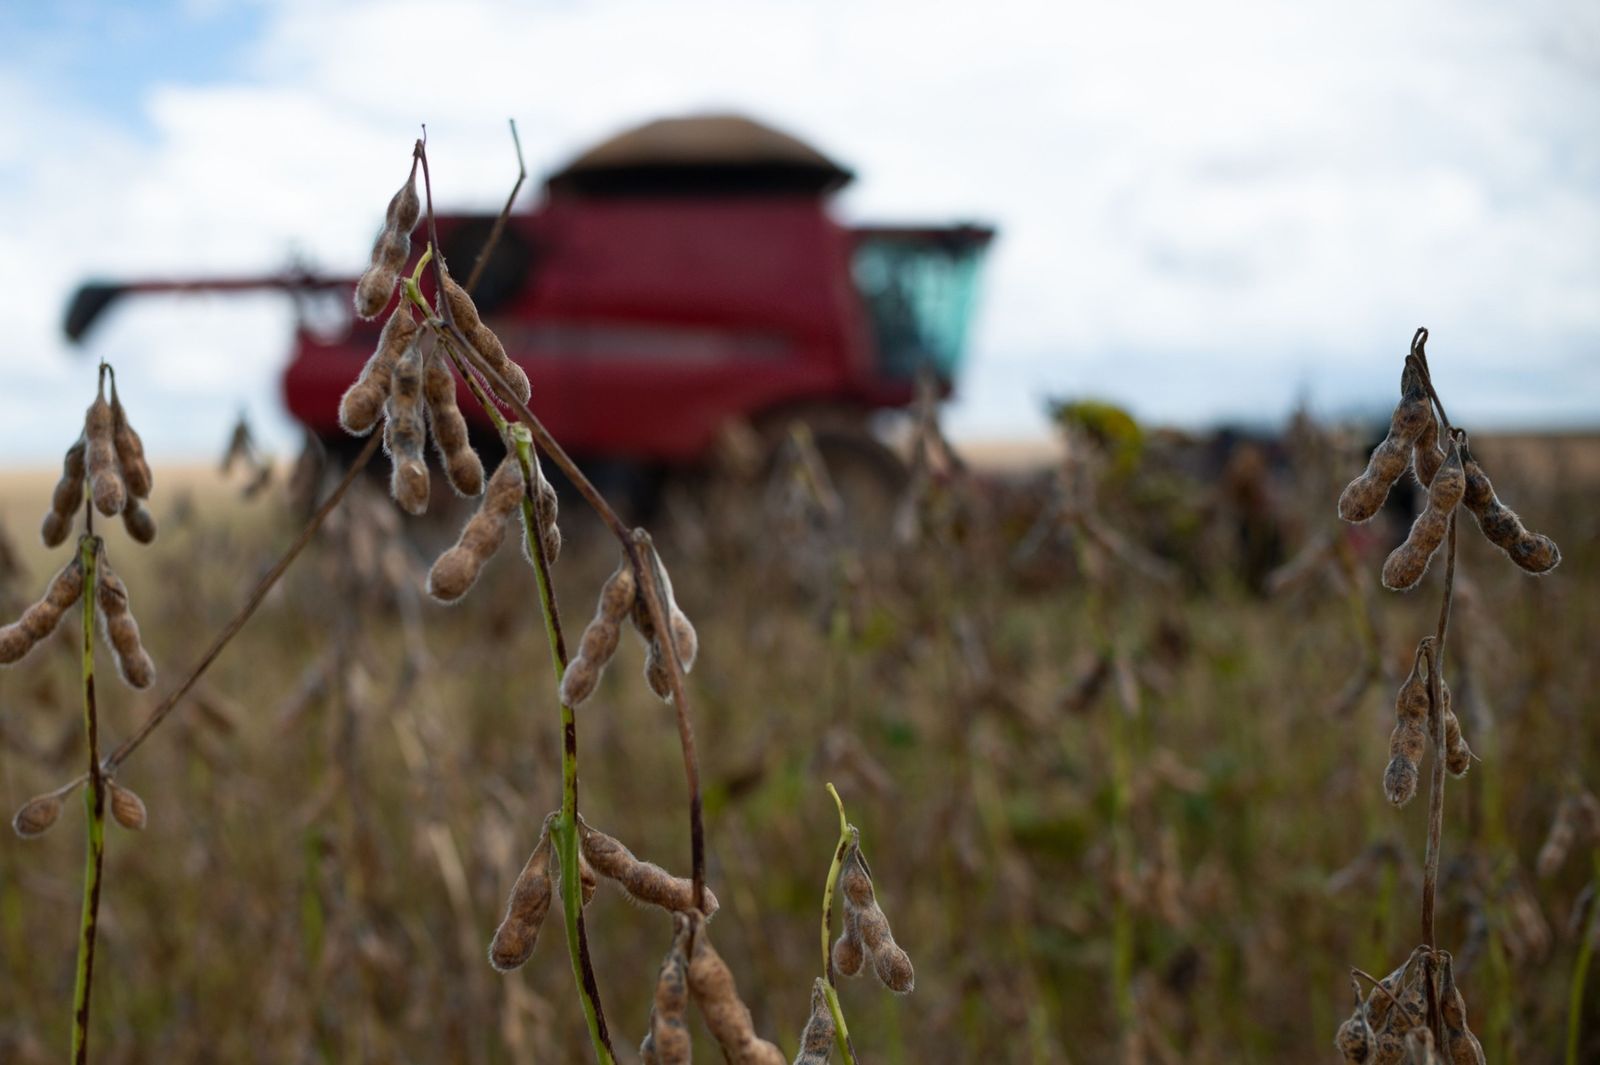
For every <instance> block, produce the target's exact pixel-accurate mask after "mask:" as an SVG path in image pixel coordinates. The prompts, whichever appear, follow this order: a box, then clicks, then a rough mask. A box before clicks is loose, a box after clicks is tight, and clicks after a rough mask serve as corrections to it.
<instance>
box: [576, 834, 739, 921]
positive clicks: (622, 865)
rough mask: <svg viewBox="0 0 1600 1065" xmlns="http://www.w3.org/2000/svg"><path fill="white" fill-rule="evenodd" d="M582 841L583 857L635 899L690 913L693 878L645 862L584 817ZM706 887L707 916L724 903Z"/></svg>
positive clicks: (596, 870)
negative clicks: (719, 901) (590, 825)
mask: <svg viewBox="0 0 1600 1065" xmlns="http://www.w3.org/2000/svg"><path fill="white" fill-rule="evenodd" d="M578 841H579V844H580V845H581V847H582V849H583V856H584V857H585V858H587V859H589V863H590V864H591V865H593V866H594V869H595V872H597V873H599V874H600V875H601V876H603V877H605V878H606V879H607V880H614V881H616V882H617V884H618V885H619V886H620V887H621V888H622V890H624V891H626V892H627V893H628V894H629V895H630V896H631V897H632V898H633V899H634V900H635V901H637V902H643V903H647V904H649V905H651V906H659V907H661V908H662V909H663V910H669V911H672V912H685V913H686V912H689V911H692V910H693V909H694V884H693V882H692V881H690V880H687V879H685V878H683V877H677V876H673V875H672V874H671V873H669V872H667V871H666V870H665V869H663V868H661V867H660V866H659V865H655V864H654V863H652V862H646V861H641V860H640V859H638V858H636V857H634V854H633V852H632V851H630V850H629V849H628V848H627V847H625V846H623V845H622V844H621V843H620V842H618V841H617V840H615V839H612V838H611V837H610V836H608V835H606V834H605V833H604V832H601V831H600V830H598V829H595V828H590V827H589V825H588V824H586V823H585V822H584V821H583V820H582V819H581V818H580V819H579V821H578ZM705 890H706V897H705V906H706V910H705V916H707V917H710V916H711V915H712V914H714V913H716V912H717V909H718V907H719V906H720V903H718V902H717V897H716V896H715V895H714V894H712V893H711V889H710V888H709V887H708V888H706V889H705Z"/></svg>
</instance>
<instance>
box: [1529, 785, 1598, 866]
mask: <svg viewBox="0 0 1600 1065" xmlns="http://www.w3.org/2000/svg"><path fill="white" fill-rule="evenodd" d="M1575 843H1577V844H1580V845H1583V846H1596V845H1600V799H1596V798H1595V797H1594V794H1593V793H1592V792H1588V791H1585V792H1580V793H1579V794H1577V795H1569V796H1567V797H1566V798H1565V799H1562V800H1561V805H1560V806H1558V807H1556V816H1555V818H1554V819H1553V820H1551V822H1550V832H1549V834H1548V835H1546V836H1545V839H1544V844H1543V845H1542V846H1541V847H1540V848H1539V857H1538V861H1537V868H1538V870H1539V875H1540V876H1546V877H1548V876H1554V875H1556V874H1557V873H1559V872H1560V871H1561V867H1562V866H1563V865H1565V864H1566V863H1567V856H1568V855H1569V854H1571V853H1572V847H1573V844H1575Z"/></svg>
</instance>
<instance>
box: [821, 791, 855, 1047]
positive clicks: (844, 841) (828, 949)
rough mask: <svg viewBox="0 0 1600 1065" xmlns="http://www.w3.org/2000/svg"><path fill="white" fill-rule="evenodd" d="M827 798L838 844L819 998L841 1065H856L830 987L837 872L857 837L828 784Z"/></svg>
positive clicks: (825, 907)
mask: <svg viewBox="0 0 1600 1065" xmlns="http://www.w3.org/2000/svg"><path fill="white" fill-rule="evenodd" d="M828 794H829V795H832V796H833V803H834V805H835V806H837V807H838V808H839V844H838V846H836V847H834V848H833V864H832V865H830V866H828V882H827V883H826V884H824V885H823V887H822V975H823V981H822V994H823V997H824V998H826V999H827V1000H828V1011H829V1012H830V1013H832V1014H833V1042H834V1045H835V1046H837V1047H838V1048H839V1056H840V1057H841V1058H842V1059H843V1061H844V1065H856V1055H855V1048H854V1047H853V1046H851V1045H850V1029H849V1028H847V1027H846V1026H845V1023H844V1008H843V1007H842V1006H840V1005H839V992H838V990H837V989H836V988H835V987H834V983H833V950H832V943H833V892H834V889H835V888H836V887H838V885H839V870H840V869H841V868H842V867H843V866H844V856H845V854H846V853H847V852H848V851H849V850H850V845H851V844H852V843H854V842H855V841H856V838H857V836H858V833H857V832H856V830H855V827H854V826H853V825H851V824H850V821H849V819H848V818H846V817H845V814H844V800H843V799H841V798H839V793H838V792H837V791H836V790H834V787H833V784H832V783H829V784H828Z"/></svg>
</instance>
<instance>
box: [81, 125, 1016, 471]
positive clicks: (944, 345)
mask: <svg viewBox="0 0 1600 1065" xmlns="http://www.w3.org/2000/svg"><path fill="white" fill-rule="evenodd" d="M850 179H851V174H850V172H849V171H847V170H845V169H844V168H843V167H841V166H839V165H838V164H837V163H835V162H833V161H832V160H830V159H828V158H827V157H826V156H824V155H822V154H821V153H819V152H817V151H816V150H815V149H813V148H811V147H809V146H807V145H805V144H803V143H801V142H800V141H798V140H796V139H795V138H793V137H790V136H788V135H786V134H784V133H781V132H779V131H777V130H774V129H771V128H769V127H766V126H763V125H760V124H758V123H756V122H753V121H750V120H748V119H745V118H740V117H736V116H699V117H691V118H679V119H663V120H659V121H655V122H651V123H648V124H646V125H643V126H640V127H638V128H635V129H632V130H629V131H627V132H625V133H622V134H620V135H618V136H616V137H613V138H612V139H610V140H607V141H605V142H603V143H601V144H599V145H598V146H596V147H594V148H593V149H591V150H590V151H588V152H585V153H583V154H582V155H580V156H579V157H578V158H577V159H575V160H573V161H572V162H571V163H569V164H568V165H567V166H565V167H564V168H562V169H561V170H559V171H557V172H556V173H555V174H553V175H552V176H550V177H549V179H548V180H547V181H546V182H545V185H544V195H543V197H542V198H541V200H540V201H539V202H538V203H537V204H536V206H535V207H534V209H533V210H532V211H531V212H527V213H517V214H513V215H512V216H511V218H510V219H509V221H508V225H507V226H506V229H505V232H504V234H503V235H502V237H501V240H500V243H499V244H498V245H497V246H496V249H495V251H494V253H493V255H492V257H491V261H490V262H489V264H487V268H486V270H485V273H484V276H483V278H482V281H481V282H480V284H479V286H478V290H477V297H478V304H479V307H480V309H481V311H482V312H483V315H484V318H485V320H486V321H487V322H488V323H489V325H490V326H491V327H492V328H493V329H494V330H495V331H496V332H497V333H498V334H499V335H500V337H501V338H502V340H503V341H504V343H505V346H506V349H507V351H508V352H509V354H510V355H511V356H512V358H514V359H515V360H516V361H517V362H518V363H519V364H520V365H521V366H522V367H523V368H524V369H525V370H526V371H527V373H528V377H529V379H530V380H531V382H532V385H533V396H534V398H533V407H534V410H535V412H536V413H538V414H539V416H540V417H541V418H543V419H544V420H545V422H546V424H547V425H548V427H549V428H550V430H551V431H552V432H553V433H554V434H555V436H556V438H557V439H558V440H561V441H562V442H563V444H564V445H565V446H566V447H567V448H568V449H569V450H570V451H571V452H572V453H573V454H574V455H576V456H579V457H580V458H581V459H582V460H586V461H588V462H592V463H597V464H601V465H608V464H610V463H611V462H612V461H613V460H614V461H616V462H618V463H621V464H631V465H633V466H635V467H642V468H647V469H660V470H666V469H673V468H683V467H689V466H694V465H696V464H699V463H701V462H703V461H704V460H705V459H707V457H708V456H709V454H710V452H711V450H712V448H713V446H714V445H715V443H716V441H717V439H718V436H719V434H720V433H721V432H722V431H723V430H724V429H725V428H726V427H727V426H729V425H730V424H740V423H742V424H745V425H749V426H753V427H754V428H755V429H756V430H757V431H758V432H759V433H760V434H761V436H762V438H763V439H765V440H767V441H768V442H769V443H770V442H771V441H773V440H775V439H778V438H781V436H782V435H783V434H784V433H785V432H786V431H787V427H788V425H789V424H790V423H791V422H792V421H793V420H794V419H796V418H800V419H803V420H805V421H807V422H808V423H810V424H811V425H812V426H813V427H814V429H815V432H816V433H817V437H818V442H819V445H820V446H822V447H823V449H824V451H825V457H827V456H826V452H827V451H829V450H835V451H837V450H840V448H839V447H836V446H835V445H840V444H843V445H845V446H844V447H843V449H842V450H845V451H852V450H853V451H855V452H856V453H857V454H858V455H859V454H861V453H864V451H863V449H870V448H872V447H874V446H876V445H874V444H873V443H872V438H871V436H870V435H869V434H868V432H867V421H868V418H869V416H870V415H871V414H872V413H873V412H875V411H880V410H884V409H892V408H900V407H905V406H907V405H908V404H909V403H910V402H911V400H912V397H913V393H914V383H915V376H916V374H917V373H918V372H919V370H920V369H921V368H922V367H924V366H927V367H929V368H931V369H932V371H933V372H934V374H935V375H936V377H937V378H938V380H939V382H940V385H941V387H942V389H943V390H944V391H945V392H946V393H948V391H949V390H950V388H951V386H952V384H953V382H954V380H955V377H956V373H957V370H958V368H959V366H960V363H961V359H962V355H963V352H964V348H965V343H966V335H967V324H968V320H969V318H970V314H971V310H972V307H973V301H974V296H975V291H976V284H977V275H978V270H979V266H980V264H981V260H982V257H983V253H984V251H985V249H986V248H987V246H988V244H989V242H990V240H991V239H992V237H993V231H992V230H991V229H988V228H984V227H980V226H971V225H963V226H953V227H906V228H889V227H856V228H852V227H849V226H846V225H842V224H841V223H840V222H838V221H837V220H836V219H835V218H834V217H833V215H832V213H831V212H830V210H829V205H830V198H831V196H832V194H833V193H834V192H836V191H837V190H838V189H840V188H841V187H843V186H844V185H845V184H847V183H848V182H849V180H850ZM493 223H494V219H493V217H492V216H481V215H440V216H439V218H438V229H439V241H440V245H441V246H442V248H443V249H444V254H445V257H446V261H447V262H448V263H449V264H450V266H451V267H452V269H453V271H454V272H455V274H456V276H457V277H461V278H465V276H466V275H467V274H468V273H469V272H470V270H471V267H472V264H473V262H474V261H475V259H476V257H477V254H478V251H479V249H480V248H481V247H482V245H483V242H484V240H485V239H486V238H487V236H488V233H489V231H490V229H491V228H492V226H493ZM420 250H421V244H420V241H419V242H418V243H417V244H416V245H415V246H414V256H413V259H414V258H415V255H416V254H420ZM354 283H355V279H354V278H337V279H333V278H318V277H310V276H305V275H296V276H284V277H277V278H257V279H243V280H236V281H212V282H187V283H185V282H156V283H144V284H134V285H121V286H119V285H92V286H85V288H84V289H83V290H80V292H79V294H78V297H77V299H76V300H75V301H74V304H73V307H72V309H71V310H70V311H69V315H68V332H69V334H70V335H73V336H81V335H82V333H83V332H84V331H85V330H86V329H87V328H88V325H89V323H90V322H91V321H92V320H93V319H94V318H95V317H97V316H98V314H99V312H100V311H102V310H104V308H105V307H106V305H108V304H109V303H110V302H111V300H112V299H114V298H115V297H116V296H118V295H120V294H122V293H123V292H130V291H134V292H137V291H174V290H178V291H184V290H188V291H199V290H211V291H216V290H237V289H241V288H261V287H275V288H283V289H286V290H291V291H295V290H306V289H330V288H332V289H337V290H340V291H346V290H348V289H351V288H353V286H354ZM377 332H378V330H377V325H376V324H375V323H367V322H361V321H356V320H354V319H351V320H350V321H349V324H348V327H346V328H342V329H340V330H338V331H337V332H336V334H335V335H332V336H330V335H328V333H327V332H325V331H324V332H320V333H319V332H314V331H313V330H311V329H309V328H307V327H305V326H303V325H302V326H301V327H300V328H298V329H297V331H296V335H295V350H294V354H293V357H292V360H291V361H290V364H289V366H288V369H287V370H286V372H285V374H284V380H283V383H284V398H285V401H286V403H287V405H288V408H289V410H290V412H291V413H292V414H293V415H294V416H295V417H296V418H297V419H298V420H299V421H301V422H302V423H304V424H305V425H306V426H308V427H309V428H311V429H312V430H313V431H314V432H316V433H317V434H319V435H320V436H321V437H323V438H324V439H325V440H327V441H329V442H330V443H331V444H335V445H337V446H347V445H346V444H345V440H344V437H343V434H342V433H341V431H340V429H339V425H338V403H339V397H340V395H341V394H342V393H343V391H344V389H345V388H346V387H347V386H348V385H349V384H350V382H351V381H352V380H354V379H355V377H356V375H357V374H358V373H359V372H360V370H361V367H362V365H363V363H364V362H365V361H366V359H367V357H368V355H369V354H370V353H371V352H372V350H373V347H374V346H375V343H376V340H377ZM461 400H462V408H463V410H464V411H467V412H469V416H470V412H472V411H474V410H475V404H473V403H472V402H471V401H470V398H469V397H468V396H466V395H465V392H463V395H462V397H461ZM478 417H479V419H480V420H481V417H482V416H481V413H480V414H479V415H478ZM478 428H479V429H480V430H484V431H487V424H486V423H483V422H481V421H480V424H479V425H478ZM879 451H880V452H881V455H879V456H878V457H877V458H875V459H874V460H873V461H874V462H876V463H877V464H878V465H879V466H880V468H882V469H884V471H885V475H886V476H887V475H889V474H888V472H887V466H885V465H884V464H885V463H887V462H892V457H891V456H889V454H888V452H886V451H882V449H881V448H879ZM830 463H831V459H830Z"/></svg>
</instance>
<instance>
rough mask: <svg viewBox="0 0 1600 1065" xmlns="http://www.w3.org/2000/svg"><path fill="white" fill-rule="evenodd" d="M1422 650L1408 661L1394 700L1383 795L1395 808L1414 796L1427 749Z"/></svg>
mask: <svg viewBox="0 0 1600 1065" xmlns="http://www.w3.org/2000/svg"><path fill="white" fill-rule="evenodd" d="M1422 661H1423V657H1422V649H1421V648H1420V647H1419V648H1418V649H1417V655H1416V657H1415V658H1414V659H1413V660H1412V662H1411V675H1410V676H1408V677H1407V678H1406V679H1405V683H1403V684H1401V685H1400V691H1399V692H1398V693H1396V695H1395V699H1394V716H1395V726H1394V732H1392V733H1390V735H1389V767H1388V768H1387V769H1386V770H1384V774H1383V794H1384V796H1385V797H1386V798H1388V800H1389V802H1390V803H1392V804H1393V805H1395V806H1404V805H1405V804H1406V803H1408V802H1410V801H1411V799H1412V797H1413V796H1415V795H1416V793H1417V778H1418V766H1420V765H1421V764H1422V758H1423V755H1424V754H1425V753H1426V752H1427V749H1428V709H1429V706H1430V705H1431V700H1430V699H1429V697H1428V684H1427V681H1425V680H1423V679H1422Z"/></svg>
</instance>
